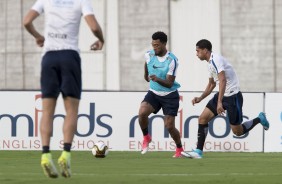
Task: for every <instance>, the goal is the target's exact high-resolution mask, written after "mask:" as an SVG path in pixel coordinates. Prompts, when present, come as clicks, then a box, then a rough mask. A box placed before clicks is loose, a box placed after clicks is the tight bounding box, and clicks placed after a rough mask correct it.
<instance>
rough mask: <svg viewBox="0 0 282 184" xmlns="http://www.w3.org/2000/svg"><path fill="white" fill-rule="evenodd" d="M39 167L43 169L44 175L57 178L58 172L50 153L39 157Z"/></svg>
mask: <svg viewBox="0 0 282 184" xmlns="http://www.w3.org/2000/svg"><path fill="white" fill-rule="evenodd" d="M41 167H42V168H43V171H44V174H45V175H46V176H47V177H50V178H57V177H58V171H57V169H56V167H55V165H54V162H53V160H52V155H51V153H43V154H42V156H41Z"/></svg>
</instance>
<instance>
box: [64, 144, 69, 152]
mask: <svg viewBox="0 0 282 184" xmlns="http://www.w3.org/2000/svg"><path fill="white" fill-rule="evenodd" d="M70 150H71V143H64V151H67V152H70Z"/></svg>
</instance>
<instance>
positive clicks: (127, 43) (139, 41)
mask: <svg viewBox="0 0 282 184" xmlns="http://www.w3.org/2000/svg"><path fill="white" fill-rule="evenodd" d="M168 5H169V1H168V0H142V1H139V0H138V1H132V0H119V36H120V37H119V38H120V39H119V43H120V50H119V53H120V61H121V62H120V89H121V90H147V89H148V83H147V82H146V81H145V80H144V63H145V59H144V54H145V52H146V51H148V50H149V49H151V42H152V34H153V33H154V32H156V31H164V32H165V33H167V34H168V35H169V7H168Z"/></svg>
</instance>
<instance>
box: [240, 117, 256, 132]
mask: <svg viewBox="0 0 282 184" xmlns="http://www.w3.org/2000/svg"><path fill="white" fill-rule="evenodd" d="M259 122H260V119H259V118H255V119H253V120H250V121H246V122H245V123H243V124H242V126H243V134H245V133H247V132H249V131H250V130H252V129H253V128H254V127H255V126H256V125H257V124H259Z"/></svg>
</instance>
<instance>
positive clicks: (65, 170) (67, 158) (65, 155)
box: [58, 151, 71, 178]
mask: <svg viewBox="0 0 282 184" xmlns="http://www.w3.org/2000/svg"><path fill="white" fill-rule="evenodd" d="M58 164H59V166H60V171H61V174H62V176H63V177H65V178H69V177H71V153H70V152H67V151H63V152H62V154H61V156H60V158H59V159H58Z"/></svg>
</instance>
